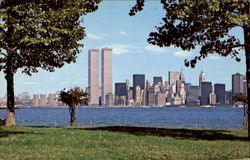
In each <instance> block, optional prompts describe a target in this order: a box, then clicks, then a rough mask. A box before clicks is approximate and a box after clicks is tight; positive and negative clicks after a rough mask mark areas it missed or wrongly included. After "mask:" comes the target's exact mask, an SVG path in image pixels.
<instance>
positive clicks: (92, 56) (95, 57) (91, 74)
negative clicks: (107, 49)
mask: <svg viewBox="0 0 250 160" xmlns="http://www.w3.org/2000/svg"><path fill="white" fill-rule="evenodd" d="M88 89H89V93H90V101H89V105H91V106H98V105H99V97H100V95H101V94H100V87H99V50H97V49H92V50H89V55H88Z"/></svg>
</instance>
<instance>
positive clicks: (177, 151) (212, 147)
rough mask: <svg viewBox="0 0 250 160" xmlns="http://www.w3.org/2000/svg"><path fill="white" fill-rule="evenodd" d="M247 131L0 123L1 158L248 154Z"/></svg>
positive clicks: (193, 158) (186, 158)
mask: <svg viewBox="0 0 250 160" xmlns="http://www.w3.org/2000/svg"><path fill="white" fill-rule="evenodd" d="M246 136H247V132H246V131H241V130H196V129H171V128H140V127H99V128H82V127H75V128H70V127H65V128H64V127H62V128H54V127H11V128H6V127H1V128H0V159H4V160H19V159H20V160H53V159H58V160H98V159H106V160H113V159H114V160H116V159H120V160H125V159H127V160H133V159H134V160H147V159H148V160H149V159H150V160H160V159H164V160H217V159H218V160H227V159H237V158H247V157H249V154H250V153H249V150H250V148H249V147H250V145H249V142H248V141H247V139H246Z"/></svg>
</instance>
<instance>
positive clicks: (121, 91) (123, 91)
mask: <svg viewBox="0 0 250 160" xmlns="http://www.w3.org/2000/svg"><path fill="white" fill-rule="evenodd" d="M116 96H119V97H121V96H127V85H126V83H115V97H116Z"/></svg>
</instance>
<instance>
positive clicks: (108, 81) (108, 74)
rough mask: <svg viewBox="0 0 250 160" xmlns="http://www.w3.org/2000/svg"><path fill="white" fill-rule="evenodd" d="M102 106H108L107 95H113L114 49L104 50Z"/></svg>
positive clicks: (102, 58)
mask: <svg viewBox="0 0 250 160" xmlns="http://www.w3.org/2000/svg"><path fill="white" fill-rule="evenodd" d="M101 63H102V73H101V93H102V94H101V104H102V105H106V102H105V100H106V98H105V97H106V95H107V93H112V49H110V48H103V49H102V57H101Z"/></svg>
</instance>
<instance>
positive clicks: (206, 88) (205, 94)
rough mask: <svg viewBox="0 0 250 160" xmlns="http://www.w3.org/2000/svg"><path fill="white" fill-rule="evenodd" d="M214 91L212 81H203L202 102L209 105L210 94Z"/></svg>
mask: <svg viewBox="0 0 250 160" xmlns="http://www.w3.org/2000/svg"><path fill="white" fill-rule="evenodd" d="M211 92H212V83H211V82H201V97H200V104H201V105H208V104H209V94H210V93H211Z"/></svg>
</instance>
